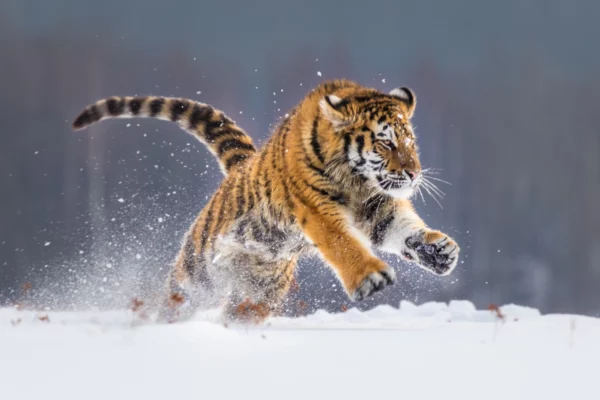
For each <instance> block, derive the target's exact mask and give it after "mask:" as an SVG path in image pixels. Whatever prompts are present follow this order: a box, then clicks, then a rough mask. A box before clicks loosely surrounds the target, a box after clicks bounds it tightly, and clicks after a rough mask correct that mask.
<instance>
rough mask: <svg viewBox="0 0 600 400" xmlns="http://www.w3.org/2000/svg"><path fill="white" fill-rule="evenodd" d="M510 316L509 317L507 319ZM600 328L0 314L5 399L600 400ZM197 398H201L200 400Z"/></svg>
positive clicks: (559, 319)
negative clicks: (598, 381)
mask: <svg viewBox="0 0 600 400" xmlns="http://www.w3.org/2000/svg"><path fill="white" fill-rule="evenodd" d="M499 316H501V317H502V318H500V317H499ZM599 338H600V319H595V318H589V317H583V316H576V315H543V316H542V315H540V313H539V311H537V310H535V309H531V308H525V307H519V306H515V305H507V306H504V307H500V308H498V309H493V310H492V311H488V310H476V309H475V307H474V306H473V304H471V303H469V302H466V301H453V302H450V303H449V304H445V303H426V304H423V305H420V306H417V305H414V304H411V303H408V302H402V303H401V305H400V308H399V309H398V308H394V307H391V306H379V307H376V308H374V309H372V310H370V311H368V312H360V311H358V310H356V309H350V310H347V311H346V312H344V313H339V314H329V313H327V312H325V311H318V312H316V313H315V314H313V315H310V316H306V317H300V318H283V317H278V318H272V319H270V320H269V321H268V322H267V323H266V324H263V325H259V326H240V325H229V326H224V325H223V324H221V323H219V322H218V318H217V313H216V311H209V312H204V313H200V314H198V315H197V316H196V317H195V318H194V319H193V320H191V321H188V322H183V323H178V324H165V325H161V324H154V323H152V322H150V321H149V320H148V319H147V318H146V317H145V316H144V312H143V310H142V311H140V310H137V311H136V312H133V311H130V310H119V311H104V312H99V311H96V312H92V311H85V312H83V311H82V312H43V313H40V312H35V311H26V310H21V311H19V310H17V309H15V308H5V309H0V382H1V383H2V384H1V386H0V393H1V398H6V399H19V400H20V399H24V400H27V399H36V400H38V399H40V398H44V399H59V398H60V399H65V400H67V399H77V400H80V399H82V398H85V399H86V400H88V399H89V400H93V399H103V400H105V399H143V400H153V399H165V398H179V396H186V398H194V399H196V398H197V399H200V398H208V399H212V398H219V399H261V400H262V399H303V400H305V399H307V398H309V399H375V398H382V397H383V398H407V399H437V398H443V399H444V400H446V399H461V400H462V399H486V400H488V399H502V400H506V399H511V400H513V399H529V400H530V399H545V400H546V399H567V398H569V399H570V398H576V399H597V398H598V389H597V387H596V381H595V380H596V377H597V368H596V366H597V360H598V358H599V357H600V345H599V344H598V343H599V340H598V339H599ZM190 396H191V397H190Z"/></svg>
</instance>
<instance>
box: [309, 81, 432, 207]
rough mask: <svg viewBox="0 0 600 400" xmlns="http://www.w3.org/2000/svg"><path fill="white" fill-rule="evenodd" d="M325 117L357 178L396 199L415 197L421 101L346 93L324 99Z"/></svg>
mask: <svg viewBox="0 0 600 400" xmlns="http://www.w3.org/2000/svg"><path fill="white" fill-rule="evenodd" d="M319 105H320V109H321V112H322V114H323V115H324V116H325V118H326V119H328V120H329V121H330V122H331V125H332V127H333V129H334V131H335V134H334V136H335V137H336V142H337V144H338V145H337V146H335V147H337V148H338V150H337V152H336V154H335V155H334V159H338V160H339V159H343V160H344V164H345V165H347V166H348V167H349V169H350V173H351V174H352V175H353V176H359V177H360V178H361V180H362V181H363V182H369V183H370V186H371V187H373V188H375V189H377V190H381V191H383V192H385V193H386V194H388V195H390V196H392V197H395V198H408V197H410V196H412V195H413V193H414V192H415V190H416V189H417V187H418V185H419V181H420V178H421V163H420V161H419V153H418V147H417V144H416V138H415V134H414V131H413V127H412V124H411V122H410V119H411V117H412V116H413V113H414V111H415V106H416V96H415V94H414V93H413V92H412V91H411V90H410V89H408V88H405V87H403V88H398V89H394V90H392V91H391V92H390V93H389V94H384V93H381V92H378V91H375V90H373V89H366V88H356V87H354V88H342V89H340V90H338V91H336V92H335V94H329V95H326V96H324V97H323V98H322V99H321V101H320V103H319Z"/></svg>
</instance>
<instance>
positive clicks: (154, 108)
mask: <svg viewBox="0 0 600 400" xmlns="http://www.w3.org/2000/svg"><path fill="white" fill-rule="evenodd" d="M163 104H165V99H163V98H162V97H159V98H158V99H154V100H152V101H151V102H150V116H151V117H156V116H157V115H158V113H160V112H161V110H162V108H163Z"/></svg>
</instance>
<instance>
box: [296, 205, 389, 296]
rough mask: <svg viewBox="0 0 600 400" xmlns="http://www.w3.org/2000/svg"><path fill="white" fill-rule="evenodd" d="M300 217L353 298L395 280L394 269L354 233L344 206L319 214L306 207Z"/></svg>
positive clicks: (366, 294)
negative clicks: (376, 255)
mask: <svg viewBox="0 0 600 400" xmlns="http://www.w3.org/2000/svg"><path fill="white" fill-rule="evenodd" d="M336 211H337V212H336ZM298 219H299V220H300V221H302V222H301V227H302V229H303V231H304V233H305V235H306V237H307V238H308V239H309V240H310V241H311V242H312V243H313V244H314V245H315V246H316V248H317V250H318V251H319V253H320V254H321V256H322V257H323V258H324V259H325V260H326V261H327V262H328V263H329V264H330V265H331V267H332V268H333V270H334V271H335V272H336V274H337V276H338V278H339V279H340V281H341V282H342V284H343V286H344V288H345V290H346V293H347V294H348V296H349V297H350V299H352V300H357V301H358V300H362V299H364V298H366V297H368V296H371V295H372V294H373V293H375V292H378V291H380V290H382V289H383V288H385V287H386V286H388V285H392V284H393V283H394V281H395V279H396V273H395V271H394V270H393V269H392V268H391V267H389V266H388V265H387V264H386V263H384V262H383V261H381V260H380V259H378V258H377V257H375V256H374V255H373V253H372V252H371V250H370V249H369V247H368V246H365V245H364V244H363V243H362V242H361V241H360V240H359V239H358V238H357V237H355V235H353V233H352V232H351V228H350V226H349V225H348V221H347V219H346V218H345V214H344V211H343V210H341V209H340V210H334V211H329V212H328V213H327V214H319V213H318V212H316V211H315V210H314V209H313V210H308V209H305V210H304V212H302V213H301V214H300V215H299V218H298Z"/></svg>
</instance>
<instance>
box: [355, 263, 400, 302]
mask: <svg viewBox="0 0 600 400" xmlns="http://www.w3.org/2000/svg"><path fill="white" fill-rule="evenodd" d="M395 281H396V272H395V271H394V270H393V269H392V268H391V267H390V266H388V265H385V267H384V268H383V269H381V270H379V271H376V272H371V273H370V274H368V275H367V276H366V277H365V278H364V279H363V280H362V281H361V282H360V283H359V284H358V286H357V288H356V289H355V290H354V291H353V292H352V293H351V294H350V298H351V299H352V300H353V301H361V300H364V299H366V298H367V297H369V296H371V295H373V294H374V293H376V292H379V291H381V290H383V289H384V288H385V287H387V286H390V285H393V284H394V282H395Z"/></svg>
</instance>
